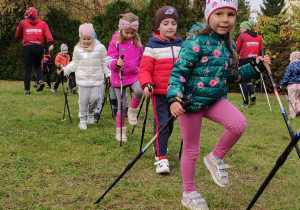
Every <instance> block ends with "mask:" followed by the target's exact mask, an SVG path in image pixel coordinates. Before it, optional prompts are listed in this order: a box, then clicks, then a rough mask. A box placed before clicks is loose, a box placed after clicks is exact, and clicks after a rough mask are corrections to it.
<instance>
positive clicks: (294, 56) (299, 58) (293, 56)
mask: <svg viewBox="0 0 300 210" xmlns="http://www.w3.org/2000/svg"><path fill="white" fill-rule="evenodd" d="M290 58H291V59H293V61H300V52H299V51H294V52H292V53H291V55H290Z"/></svg>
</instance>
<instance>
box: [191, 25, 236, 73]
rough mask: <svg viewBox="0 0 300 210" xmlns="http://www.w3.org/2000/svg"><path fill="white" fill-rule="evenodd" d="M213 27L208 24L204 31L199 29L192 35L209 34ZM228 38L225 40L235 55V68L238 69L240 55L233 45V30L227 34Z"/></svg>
mask: <svg viewBox="0 0 300 210" xmlns="http://www.w3.org/2000/svg"><path fill="white" fill-rule="evenodd" d="M211 31H212V30H211V28H210V26H209V25H207V26H206V28H205V29H203V30H202V31H199V30H195V31H194V32H193V33H192V34H191V35H208V34H210V33H211ZM226 35H227V36H226V38H225V42H226V44H227V47H228V49H229V52H230V53H231V54H232V55H233V57H234V60H235V65H234V69H236V67H237V66H238V64H239V56H238V54H237V53H236V52H235V51H234V50H233V47H232V43H231V41H232V35H231V32H228V33H227V34H226Z"/></svg>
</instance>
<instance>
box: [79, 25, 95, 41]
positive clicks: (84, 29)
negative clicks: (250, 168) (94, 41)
mask: <svg viewBox="0 0 300 210" xmlns="http://www.w3.org/2000/svg"><path fill="white" fill-rule="evenodd" d="M94 35H95V30H94V28H93V24H91V23H85V24H82V25H80V26H79V37H82V36H90V37H93V38H94Z"/></svg>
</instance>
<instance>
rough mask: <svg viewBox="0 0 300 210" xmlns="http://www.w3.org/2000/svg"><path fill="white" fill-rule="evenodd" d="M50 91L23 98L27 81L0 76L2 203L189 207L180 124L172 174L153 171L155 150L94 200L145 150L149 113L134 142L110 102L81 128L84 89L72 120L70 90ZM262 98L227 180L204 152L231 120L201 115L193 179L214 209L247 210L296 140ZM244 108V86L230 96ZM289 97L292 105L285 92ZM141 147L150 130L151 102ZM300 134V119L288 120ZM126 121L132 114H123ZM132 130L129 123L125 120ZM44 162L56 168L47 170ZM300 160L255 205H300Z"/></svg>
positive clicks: (232, 155)
mask: <svg viewBox="0 0 300 210" xmlns="http://www.w3.org/2000/svg"><path fill="white" fill-rule="evenodd" d="M58 91H59V92H58V94H53V93H52V92H51V91H49V90H48V89H45V90H44V91H42V92H35V91H34V90H32V91H31V95H30V96H25V95H24V91H23V82H10V81H0V125H1V126H0V199H1V203H0V209H150V210H154V209H172V210H174V209H183V208H182V207H181V203H180V200H181V196H182V192H183V187H182V180H181V173H180V162H179V160H178V153H179V149H180V141H181V136H180V130H179V126H178V121H176V122H175V128H174V131H173V134H172V136H171V138H170V140H169V152H168V159H169V161H170V167H171V174H170V175H168V176H161V175H157V174H156V173H155V165H154V161H155V160H154V153H153V151H152V148H149V150H148V151H147V152H146V153H145V154H144V155H143V156H142V157H141V158H140V159H139V160H138V161H137V162H136V163H135V165H134V166H133V167H132V168H131V170H130V171H128V172H127V173H126V174H125V176H124V177H123V178H122V179H121V180H120V181H119V182H118V183H117V184H116V185H115V187H113V188H112V189H111V191H110V192H109V193H108V194H107V195H106V196H105V197H104V199H103V200H102V201H101V203H100V205H99V206H95V205H93V202H95V201H96V200H97V199H98V198H99V197H100V196H101V195H102V194H103V193H104V192H105V191H106V189H107V188H108V187H109V186H110V185H111V184H112V183H113V181H114V180H115V179H116V178H117V177H118V176H119V175H120V174H121V172H122V171H123V170H124V169H125V167H126V166H127V165H128V164H129V163H130V162H131V161H132V160H133V159H134V157H135V156H136V155H137V154H138V152H139V147H140V138H141V131H142V124H143V118H144V112H142V113H141V116H140V119H139V124H138V126H137V128H136V129H135V132H134V134H133V135H130V134H128V143H123V146H122V147H120V146H119V145H120V144H119V142H117V141H116V140H115V139H114V136H115V120H113V119H112V117H111V111H110V108H109V106H108V105H107V104H106V105H105V107H104V110H103V113H102V116H101V119H100V121H99V123H98V124H95V125H89V126H88V129H87V130H85V131H82V130H80V129H79V128H78V123H79V119H78V117H77V115H78V95H69V96H68V101H69V105H70V112H71V114H72V123H70V122H69V120H68V115H66V119H67V120H66V121H62V116H63V109H64V95H63V93H62V88H61V87H60V88H59V89H58ZM256 95H257V104H256V105H255V106H252V107H251V108H249V109H246V108H244V109H241V111H242V113H243V114H244V115H245V117H246V119H247V120H248V128H247V130H246V132H245V133H244V135H243V136H242V138H241V139H240V141H239V142H238V143H237V144H236V145H235V146H234V147H233V148H232V150H231V151H229V153H228V155H227V156H226V157H225V160H224V161H225V162H226V163H228V164H229V165H230V166H231V168H230V169H228V170H227V171H228V172H229V178H230V182H231V183H230V186H229V187H227V188H220V187H219V186H217V185H216V184H215V183H214V181H213V180H212V178H211V177H210V174H209V171H208V170H207V169H206V168H205V166H204V164H203V162H202V158H203V157H204V156H205V155H206V154H207V153H209V152H210V151H212V149H213V148H214V145H215V144H216V143H217V141H218V139H219V137H220V135H221V133H222V131H223V130H224V128H223V127H222V126H220V125H218V124H216V123H213V122H211V121H208V120H206V119H204V121H203V128H202V134H201V135H202V136H201V153H200V156H199V159H198V162H197V169H196V186H197V189H198V190H199V192H200V193H201V194H202V196H203V197H204V198H205V199H206V201H207V203H208V206H209V207H210V209H246V207H247V206H248V204H249V203H250V201H251V199H252V198H253V196H254V195H255V193H256V192H257V190H258V189H259V187H260V186H261V184H262V183H263V181H264V180H265V178H266V177H267V175H268V174H269V172H270V171H271V170H272V168H273V167H274V165H275V162H276V160H277V158H278V157H279V156H280V155H281V153H282V152H283V151H284V149H285V148H286V146H287V145H288V143H289V141H290V137H289V134H288V130H287V127H286V125H285V122H284V120H283V117H282V114H281V112H280V109H279V105H278V102H277V100H276V97H275V96H274V95H269V99H270V103H271V106H272V112H270V110H269V107H268V103H267V100H266V97H265V95H264V94H260V93H257V94H256ZM229 100H230V101H231V102H232V103H233V104H234V105H235V106H238V105H239V104H240V103H241V102H242V100H241V95H240V94H235V93H231V94H229ZM281 100H282V103H283V105H284V107H285V109H286V111H288V104H287V100H286V98H285V96H281ZM149 110H150V111H149V115H148V119H149V120H148V122H147V129H146V133H145V140H144V145H145V144H146V142H148V141H149V140H150V139H151V138H152V129H153V127H152V124H153V123H152V120H153V114H152V108H151V109H149ZM290 123H291V126H292V128H293V129H294V131H295V132H296V131H297V130H298V128H299V127H300V119H294V120H291V121H290ZM126 124H127V125H128V122H126ZM128 131H130V132H131V128H130V126H129V125H128ZM45 170H54V171H52V172H51V171H50V173H43V172H44V171H45ZM299 174H300V161H299V158H298V156H297V153H296V152H295V150H293V151H292V152H291V154H290V155H289V157H288V159H287V161H286V162H285V164H284V165H283V166H282V167H281V168H280V169H279V170H278V172H277V173H276V175H275V177H274V178H273V179H272V181H271V182H270V184H269V185H268V187H267V188H266V189H265V191H264V193H263V194H262V195H261V197H260V198H259V199H258V201H257V202H256V204H255V206H254V207H253V209H295V210H296V209H300V199H299V198H300V190H299V187H300V181H299V180H300V179H299V177H300V176H299Z"/></svg>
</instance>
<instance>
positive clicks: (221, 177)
mask: <svg viewBox="0 0 300 210" xmlns="http://www.w3.org/2000/svg"><path fill="white" fill-rule="evenodd" d="M209 155H210V154H208V155H206V156H205V157H204V158H203V161H204V163H205V166H206V168H207V169H208V170H209V172H210V174H211V176H212V178H213V180H214V181H215V183H216V184H217V185H219V186H220V187H227V186H228V185H229V179H228V173H227V172H226V171H225V169H226V168H228V164H224V162H223V160H222V159H219V158H216V157H215V159H216V160H215V161H210V159H209Z"/></svg>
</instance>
